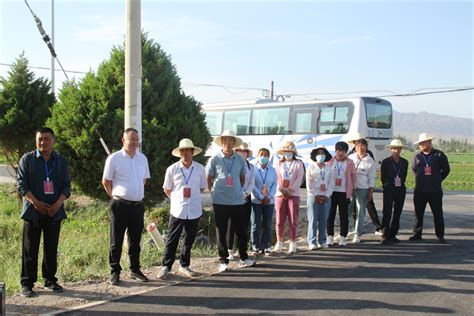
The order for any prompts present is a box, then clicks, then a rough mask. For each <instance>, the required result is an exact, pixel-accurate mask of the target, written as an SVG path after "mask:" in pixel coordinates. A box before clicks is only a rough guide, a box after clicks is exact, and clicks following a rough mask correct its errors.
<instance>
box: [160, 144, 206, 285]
mask: <svg viewBox="0 0 474 316" xmlns="http://www.w3.org/2000/svg"><path fill="white" fill-rule="evenodd" d="M201 152H202V149H201V148H199V147H196V146H194V144H193V142H192V140H190V139H187V138H184V139H182V140H181V141H180V142H179V146H178V147H177V148H175V149H173V151H172V152H171V154H172V155H173V156H175V157H180V158H181V159H180V161H178V162H176V163H174V164H172V165H171V166H169V167H168V169H166V174H165V182H164V183H163V190H164V191H165V193H166V195H167V196H168V197H169V199H170V201H171V208H170V220H169V225H168V238H167V239H166V245H165V252H164V257H163V262H162V267H161V271H160V273H159V274H158V278H159V279H164V278H166V276H167V275H168V273H169V272H170V271H171V267H172V266H173V263H174V261H175V259H176V249H177V248H178V244H179V239H180V237H181V232H182V231H183V228H184V233H185V235H184V243H183V245H182V248H181V258H180V267H179V271H180V272H181V273H182V274H184V275H186V276H188V277H194V276H195V272H194V271H193V270H191V268H189V265H190V263H191V248H192V246H193V243H194V239H195V238H196V232H197V229H198V224H199V218H200V217H201V215H202V203H201V193H202V192H203V191H204V189H205V188H206V187H207V179H206V169H205V168H204V166H203V165H201V164H200V163H198V162H195V161H193V156H196V155H198V154H199V153H201Z"/></svg>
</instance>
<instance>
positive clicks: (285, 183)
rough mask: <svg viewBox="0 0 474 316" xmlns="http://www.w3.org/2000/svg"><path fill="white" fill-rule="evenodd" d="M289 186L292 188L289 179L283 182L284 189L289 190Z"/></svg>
mask: <svg viewBox="0 0 474 316" xmlns="http://www.w3.org/2000/svg"><path fill="white" fill-rule="evenodd" d="M289 186H290V180H288V179H285V180H283V187H284V188H288V187H289Z"/></svg>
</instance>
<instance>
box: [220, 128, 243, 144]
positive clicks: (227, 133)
mask: <svg viewBox="0 0 474 316" xmlns="http://www.w3.org/2000/svg"><path fill="white" fill-rule="evenodd" d="M222 137H233V138H234V139H235V144H234V148H236V147H239V146H240V145H241V144H242V139H241V138H239V137H237V136H236V135H235V133H234V131H233V130H230V129H227V130H225V131H224V132H223V133H222V135H221V136H217V137H216V138H215V139H214V143H216V144H217V145H218V146H219V147H222Z"/></svg>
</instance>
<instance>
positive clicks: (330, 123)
mask: <svg viewBox="0 0 474 316" xmlns="http://www.w3.org/2000/svg"><path fill="white" fill-rule="evenodd" d="M347 131H349V106H336V107H334V106H330V107H323V108H321V113H320V116H319V134H345V133H347Z"/></svg>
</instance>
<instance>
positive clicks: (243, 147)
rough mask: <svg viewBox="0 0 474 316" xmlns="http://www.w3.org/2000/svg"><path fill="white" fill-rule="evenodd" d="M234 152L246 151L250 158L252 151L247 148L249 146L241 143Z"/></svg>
mask: <svg viewBox="0 0 474 316" xmlns="http://www.w3.org/2000/svg"><path fill="white" fill-rule="evenodd" d="M235 150H236V151H237V150H240V151H247V153H248V155H249V157H252V156H253V155H252V150H251V149H250V148H249V144H247V143H246V142H242V144H240V146H239V147H237V148H235Z"/></svg>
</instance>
